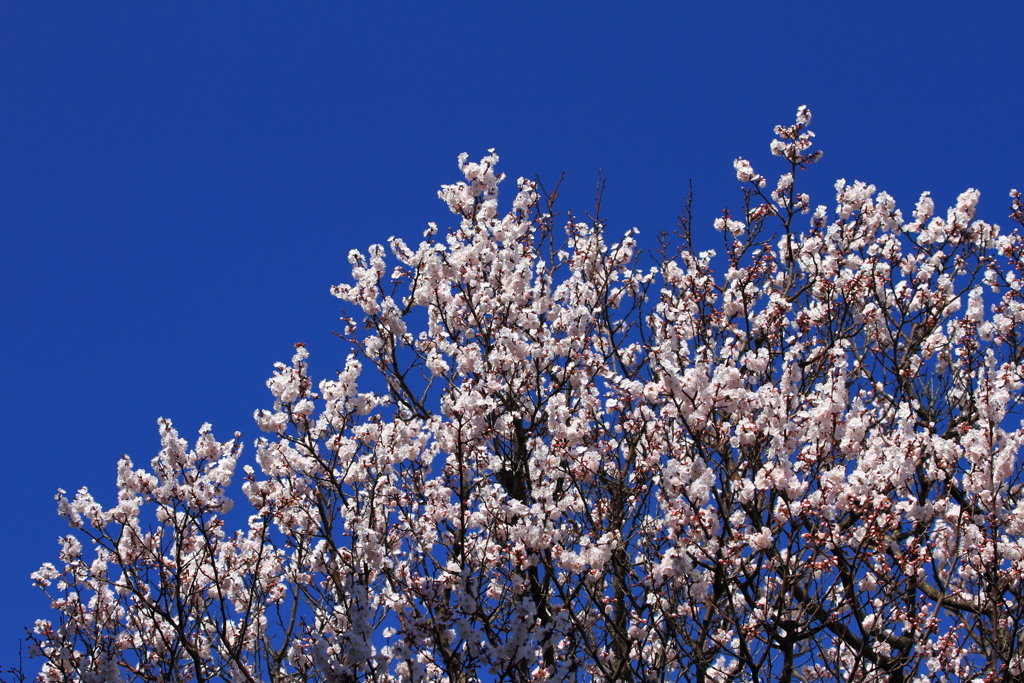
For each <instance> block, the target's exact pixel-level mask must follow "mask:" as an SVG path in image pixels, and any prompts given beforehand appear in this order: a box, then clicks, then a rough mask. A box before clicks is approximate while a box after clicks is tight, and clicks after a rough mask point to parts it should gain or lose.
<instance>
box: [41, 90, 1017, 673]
mask: <svg viewBox="0 0 1024 683" xmlns="http://www.w3.org/2000/svg"><path fill="white" fill-rule="evenodd" d="M810 120H811V113H810V111H809V110H808V109H806V108H804V107H801V108H800V109H799V110H798V112H797V116H796V122H795V123H794V125H791V126H778V127H776V129H775V134H776V139H775V141H774V142H772V144H771V151H772V152H773V153H774V154H775V155H776V156H778V157H779V158H780V163H781V165H782V171H783V172H782V174H781V176H780V177H779V178H778V180H777V181H775V182H774V186H773V187H772V186H769V184H768V180H767V178H766V177H765V176H762V175H760V174H758V173H756V172H755V171H754V169H753V168H752V166H751V164H750V162H748V161H746V160H744V159H737V160H736V161H735V164H734V165H735V169H736V177H737V179H738V180H739V182H740V183H741V185H742V190H743V203H742V209H741V210H736V211H734V212H726V213H724V215H722V216H721V217H720V218H718V219H717V220H716V221H715V222H714V227H715V228H716V229H717V230H719V231H720V232H721V242H722V247H721V248H720V250H717V253H716V251H710V250H707V251H698V250H697V248H696V246H695V244H694V239H693V236H692V233H691V227H692V226H691V221H690V217H689V216H690V214H689V206H687V207H686V212H684V214H683V216H682V218H681V219H680V225H679V229H678V230H677V231H676V233H675V236H671V235H666V236H663V238H662V240H661V248H660V250H659V251H658V252H657V254H656V255H655V256H652V257H646V256H644V257H643V258H642V254H641V249H640V248H639V246H638V242H637V237H636V233H635V231H630V232H627V233H626V234H625V235H623V236H622V237H621V238H618V239H617V241H613V240H612V239H611V238H610V237H609V234H608V230H606V228H605V226H604V223H603V221H602V220H601V219H600V214H599V212H598V213H596V214H595V215H594V217H593V218H591V219H589V220H588V221H582V220H579V219H577V218H576V217H574V216H572V215H571V214H559V213H557V212H556V211H555V209H554V204H553V201H554V200H553V198H552V197H551V196H549V195H547V194H546V193H545V192H544V191H543V188H542V187H541V186H540V185H539V184H538V183H536V182H533V181H529V180H523V179H520V180H519V183H518V193H517V194H516V195H515V197H514V199H513V200H512V203H511V208H510V209H509V210H508V212H507V213H503V212H502V210H501V209H499V204H498V187H499V183H500V182H501V181H502V179H503V176H502V175H500V174H498V173H497V172H496V171H495V165H496V164H497V162H498V157H497V155H495V154H494V153H493V151H492V152H491V153H490V154H489V155H488V156H486V157H484V158H483V159H482V160H481V161H480V162H479V163H469V162H468V161H467V157H466V155H462V156H461V157H460V159H459V167H460V169H461V171H462V173H463V175H464V177H465V179H464V180H463V181H461V182H458V183H455V184H453V185H447V186H444V187H443V189H442V190H441V192H440V193H439V194H440V197H441V199H443V200H444V201H445V202H446V203H447V205H448V207H449V208H450V209H451V211H452V212H453V213H454V214H455V215H456V216H457V219H456V220H457V225H456V226H455V227H453V228H452V229H451V230H449V231H447V233H445V234H444V235H443V237H442V236H439V234H438V230H437V228H436V226H433V225H431V227H430V229H429V230H428V231H427V233H426V235H425V240H424V241H423V242H422V243H421V244H419V245H418V246H415V247H413V246H409V245H407V244H406V243H404V242H403V241H402V240H399V239H392V240H390V241H389V243H388V245H387V246H386V247H385V246H381V245H374V246H372V247H370V248H369V250H368V252H367V253H365V254H364V253H362V252H360V251H352V252H351V253H350V255H349V262H350V263H351V267H352V273H351V280H350V281H348V282H347V283H346V284H341V285H338V286H337V287H335V288H334V289H333V293H334V295H335V296H337V297H338V298H339V299H341V300H342V301H344V302H345V303H346V305H347V306H348V310H349V311H350V314H349V315H348V316H347V317H345V318H343V321H344V323H343V331H342V332H341V333H340V336H341V337H343V338H344V340H345V342H347V344H348V345H349V347H350V350H351V353H350V354H349V355H348V358H347V360H346V361H345V362H344V366H343V369H342V370H341V371H340V372H339V373H338V374H337V376H336V377H334V378H332V379H325V380H322V381H319V382H317V381H316V380H315V379H314V378H313V377H311V376H310V374H309V371H308V365H307V359H308V355H309V354H308V352H307V349H306V348H305V347H304V345H302V344H298V345H296V350H295V354H294V356H293V358H292V359H291V362H290V363H288V364H284V363H279V364H277V365H276V367H275V371H274V374H273V377H271V378H270V380H269V381H268V382H267V385H268V387H269V388H270V391H271V393H272V394H273V398H274V404H273V406H272V408H269V409H265V410H258V411H257V412H256V414H255V419H256V422H257V424H258V426H259V428H260V429H261V430H263V431H264V432H266V434H267V435H266V436H265V437H264V438H261V439H259V440H258V441H257V442H256V443H255V460H254V462H253V463H252V464H242V465H241V473H240V478H241V480H242V482H243V483H242V484H241V487H240V494H241V495H244V497H245V499H246V500H245V501H244V506H245V507H247V510H248V512H247V513H242V514H241V516H237V517H233V515H238V512H237V511H236V512H232V505H233V503H232V500H231V499H230V498H229V497H228V493H229V487H230V485H231V482H232V480H233V478H234V477H235V476H236V475H237V474H238V473H237V472H236V470H237V469H238V467H239V465H240V463H241V462H242V461H241V449H242V445H241V441H240V436H239V435H235V438H234V439H232V440H229V441H226V442H221V441H218V440H217V439H216V438H215V437H214V434H213V432H212V431H211V428H210V426H209V425H206V426H204V427H203V428H202V429H201V430H200V433H199V436H198V438H197V439H196V440H195V441H194V443H192V444H189V443H187V442H186V441H185V440H183V439H182V438H181V437H180V436H179V434H178V433H177V432H176V431H175V429H174V428H173V426H172V425H171V423H170V422H169V421H167V420H160V422H159V427H160V438H161V444H162V448H161V450H160V452H159V454H158V455H157V456H156V457H155V458H154V459H153V460H152V462H151V463H150V466H149V468H148V469H146V468H137V467H136V465H135V464H134V463H133V462H132V461H131V460H130V459H129V458H128V457H127V456H126V457H125V458H123V459H122V460H121V461H120V463H119V464H118V467H117V486H118V497H117V502H116V504H114V505H113V506H112V507H104V506H103V505H101V504H100V503H98V502H97V501H96V500H94V499H93V497H92V496H91V495H90V494H89V492H88V491H87V490H85V489H82V490H81V491H79V492H78V493H77V494H75V495H73V496H67V495H65V493H64V492H63V491H61V492H60V493H59V494H58V497H57V500H58V507H59V512H60V514H61V515H62V516H64V517H65V518H66V519H67V521H68V523H69V524H70V525H71V527H73V529H74V533H72V534H70V535H68V536H67V537H65V538H63V539H61V541H60V563H59V565H53V564H49V563H48V564H45V565H43V567H42V568H41V569H40V570H39V571H38V572H36V573H35V574H34V575H33V578H34V580H35V582H36V584H37V585H39V586H40V587H42V588H43V589H44V590H45V591H46V592H47V595H49V596H50V598H51V600H52V605H53V608H54V610H56V616H54V617H53V618H52V619H50V620H40V621H37V622H36V624H35V627H34V629H33V631H32V634H31V636H30V639H31V641H32V654H34V655H35V656H38V657H41V658H42V660H43V664H42V671H41V673H40V674H39V677H38V680H40V681H119V680H137V681H192V680H195V681H211V680H229V681H307V680H316V681H330V682H338V683H340V682H346V683H347V682H354V681H452V682H457V683H470V682H473V681H545V680H550V681H608V682H612V681H628V682H640V681H669V680H671V681H677V680H679V681H715V682H719V681H721V682H724V681H785V682H789V681H795V680H796V681H893V682H896V681H951V682H952V681H1024V633H1022V629H1024V596H1022V591H1024V495H1022V486H1024V479H1022V475H1021V470H1020V465H1019V462H1018V453H1019V451H1020V446H1021V441H1022V439H1024V431H1022V430H1021V424H1020V420H1019V419H1018V412H1019V411H1018V403H1019V400H1020V398H1021V396H1022V387H1024V376H1022V374H1024V294H1022V291H1021V283H1022V282H1024V239H1022V237H1021V234H1020V233H1018V232H1017V231H1013V232H1010V233H1007V232H1005V231H1001V230H1000V228H999V227H998V226H996V225H993V224H990V223H986V222H984V221H982V220H977V219H976V218H975V208H976V205H977V203H978V198H979V193H978V192H977V191H975V190H968V191H966V192H964V193H963V194H961V195H960V196H959V197H958V198H957V199H956V203H955V205H954V206H953V208H951V209H949V211H948V212H947V213H946V214H945V217H943V216H941V215H938V214H936V212H935V204H934V202H933V200H932V198H931V197H930V196H929V195H928V194H927V193H925V194H924V195H922V196H921V197H920V199H919V200H918V201H917V204H916V207H915V208H914V209H913V210H912V211H910V212H909V215H905V214H904V212H903V211H901V210H900V209H898V208H897V207H896V203H895V200H894V199H893V198H892V197H890V196H889V195H888V194H886V193H885V192H878V191H876V188H875V187H874V186H873V185H867V184H864V183H861V182H855V183H852V184H849V183H847V182H846V181H845V180H840V181H838V182H837V183H836V185H835V187H836V201H835V208H834V209H831V210H830V209H829V208H827V207H826V206H816V207H815V206H814V205H812V203H811V200H810V198H809V197H808V195H807V194H806V193H805V192H803V191H802V190H801V189H800V187H799V184H798V182H797V181H798V175H799V174H800V172H802V171H804V170H805V169H806V168H807V167H808V166H809V165H811V164H812V163H813V162H814V161H816V160H817V159H818V158H819V157H820V152H812V151H811V150H810V148H811V143H812V138H813V133H812V132H811V131H810V130H809V129H808V125H809V123H810ZM1011 197H1012V211H1013V213H1012V216H1011V220H1012V221H1013V222H1015V223H1018V224H1022V225H1024V213H1022V210H1024V201H1022V198H1021V194H1020V193H1018V192H1016V191H1015V192H1013V193H1011ZM364 373H368V374H369V375H372V377H373V378H374V379H372V380H367V381H364V382H363V385H364V386H363V387H362V388H360V385H359V381H360V379H361V378H363V377H364ZM367 385H371V388H375V390H374V391H371V390H368V389H367ZM236 489H237V483H236ZM231 492H232V493H234V490H231ZM236 497H238V496H237V495H236ZM245 514H248V520H247V521H244V522H243V521H242V516H244V515H245Z"/></svg>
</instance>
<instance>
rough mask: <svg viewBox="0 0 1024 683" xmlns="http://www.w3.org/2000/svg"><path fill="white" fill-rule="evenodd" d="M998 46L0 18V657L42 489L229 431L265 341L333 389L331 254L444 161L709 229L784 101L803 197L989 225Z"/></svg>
mask: <svg viewBox="0 0 1024 683" xmlns="http://www.w3.org/2000/svg"><path fill="white" fill-rule="evenodd" d="M1021 31H1024V3H1021V2H1019V0H1004V1H1003V2H976V3H965V2H949V1H944V0H940V1H933V2H927V3H925V2H906V3H900V2H891V1H888V2H858V3H830V2H821V3H819V2H805V3H794V2H770V3H769V2H764V3H753V2H692V1H687V2H683V1H682V0H676V1H671V2H670V1H668V0H658V1H653V0H652V1H649V2H643V1H640V0H637V1H636V2H631V3H626V2H533V1H519V2H514V3H512V2H505V3H498V2H472V3H469V2H465V3H460V2H405V3H398V2H347V3H327V2H313V1H309V2H302V3H264V2H246V3H238V2H226V1H225V2H217V3H198V2H180V3H127V2H105V3H72V2H56V1H54V2H28V1H25V2H4V3H3V4H0V239H2V244H0V295H2V298H0V305H2V311H0V343H2V354H3V355H2V357H3V358H4V368H3V372H2V373H0V377H2V379H0V382H2V387H0V389H2V390H0V403H2V405H0V420H2V441H0V444H2V446H0V459H2V464H3V472H2V475H0V506H2V513H0V519H2V520H3V524H2V527H0V587H2V588H0V665H3V666H7V665H9V664H12V663H15V658H16V653H17V641H18V639H19V638H20V636H21V634H22V628H23V626H25V625H28V624H31V622H32V621H33V620H34V619H35V618H38V617H45V616H49V614H48V613H49V610H48V606H47V603H46V600H45V599H44V597H43V596H42V594H41V593H40V592H38V591H37V590H36V589H33V588H32V587H31V585H30V580H29V578H28V575H29V573H30V572H32V571H34V570H35V569H36V568H38V566H39V564H40V563H41V562H43V561H53V560H55V558H56V552H57V544H56V538H57V536H58V535H60V534H63V533H66V531H67V527H66V525H65V524H64V522H63V521H62V520H60V519H59V518H58V517H57V516H56V514H55V505H54V501H53V494H54V491H55V489H57V488H58V487H62V488H65V489H67V490H69V491H74V490H76V489H78V488H79V487H81V486H88V487H89V488H90V490H92V491H94V492H95V493H96V494H97V495H98V497H99V498H100V500H101V501H102V502H104V503H106V504H111V503H112V501H113V499H114V488H113V481H114V474H115V464H116V461H117V459H118V458H119V457H120V455H121V454H122V453H128V454H130V455H131V456H132V457H133V459H134V460H135V462H136V464H138V465H141V464H148V462H149V460H150V458H152V456H153V455H154V454H155V453H156V451H157V449H158V438H157V429H156V419H157V417H159V416H166V417H169V418H171V419H173V420H174V421H175V424H176V425H177V426H178V428H179V429H180V430H181V432H182V434H183V435H186V436H188V437H189V438H191V437H192V435H194V434H195V432H196V430H197V429H198V428H199V426H200V425H201V424H202V423H203V422H205V421H210V422H212V423H213V426H214V431H215V433H216V434H217V435H218V436H219V437H220V438H222V439H226V438H228V437H229V435H230V434H231V433H232V432H234V431H235V430H241V431H243V432H245V435H246V440H247V441H251V440H252V438H254V437H255V436H256V433H257V430H256V429H255V425H254V424H253V421H252V412H253V410H254V409H256V408H261V407H268V405H269V403H270V397H269V393H268V392H267V390H266V388H265V386H264V381H265V379H266V377H267V376H268V374H269V373H270V371H271V365H272V363H273V362H275V361H278V360H287V359H288V358H289V357H290V353H291V350H292V344H293V343H295V342H298V341H301V342H306V343H307V344H308V347H309V348H310V351H311V353H312V357H311V364H312V369H313V371H314V372H315V373H316V374H317V375H319V376H324V375H329V374H331V373H333V371H334V370H335V369H336V368H337V367H339V366H341V365H342V363H343V359H344V356H345V354H346V349H345V348H344V347H343V346H342V344H341V342H340V341H338V340H336V339H335V338H333V337H332V336H331V334H330V331H331V330H332V329H334V328H336V327H337V325H336V320H337V317H338V315H339V313H340V310H341V309H340V305H339V302H338V301H337V300H335V299H333V298H332V297H331V296H330V295H329V293H328V288H329V287H330V286H331V285H332V284H336V283H338V282H341V281H343V280H345V279H346V278H347V277H348V269H347V263H346V258H345V257H346V254H347V253H348V251H349V249H351V248H354V247H363V248H365V247H366V246H367V245H368V244H369V243H371V242H373V241H382V240H384V239H386V238H387V237H388V236H390V235H401V236H403V237H405V238H406V239H407V240H408V241H412V242H414V243H415V242H416V241H418V237H419V235H420V234H421V232H422V230H423V228H424V227H425V226H426V223H427V222H428V221H432V220H433V221H437V222H438V223H439V224H440V225H442V226H446V225H450V224H451V223H452V217H451V215H450V214H448V213H447V211H446V209H445V207H444V205H443V204H442V203H441V202H440V201H439V200H438V199H437V196H436V191H437V187H438V185H440V184H441V183H445V182H453V181H455V180H457V179H458V171H457V168H456V165H455V160H456V156H457V155H458V154H459V153H460V152H463V151H465V152H468V153H469V154H470V157H471V158H473V159H478V158H480V156H482V155H483V154H484V153H486V150H487V148H489V147H495V148H497V150H498V152H499V154H500V155H501V157H502V161H501V167H502V168H503V170H504V171H505V172H506V173H508V175H509V176H510V181H509V185H510V186H512V184H513V182H514V179H515V178H516V177H517V176H520V175H525V176H528V177H533V176H534V175H538V174H539V175H540V177H541V180H542V181H547V182H548V183H553V182H554V181H555V180H556V179H557V177H558V175H559V174H560V173H561V172H562V171H565V172H566V173H567V181H566V184H565V186H564V188H565V190H566V191H565V193H564V196H565V198H566V201H565V202H564V203H563V204H562V207H563V208H570V207H573V208H574V209H575V210H576V211H577V212H582V211H584V210H588V209H590V208H591V207H592V200H593V184H594V180H595V178H596V176H597V173H598V171H599V170H601V171H602V172H603V174H604V176H605V177H606V178H607V181H608V189H607V194H606V201H605V204H604V215H605V216H606V217H607V218H608V219H609V227H610V230H612V231H613V232H621V231H624V230H626V229H628V228H630V227H633V226H636V227H639V228H640V229H641V231H642V234H644V235H647V236H648V238H653V236H654V235H656V234H657V233H658V231H660V230H671V229H672V227H673V224H674V220H675V216H676V215H677V214H678V213H679V211H680V209H681V208H682V206H683V200H684V197H685V194H686V190H687V183H688V182H689V180H690V179H693V182H694V191H695V208H696V210H697V218H698V224H697V228H698V229H700V230H706V231H707V232H708V233H711V232H712V231H711V230H710V223H711V220H712V219H713V218H714V216H715V215H716V214H717V212H718V211H720V210H721V208H722V207H723V206H724V205H725V204H726V203H730V204H731V205H732V206H734V207H735V206H737V204H738V201H737V200H738V198H739V192H738V190H737V184H736V182H735V179H734V174H733V170H732V164H731V162H732V160H733V159H734V158H735V157H737V156H744V157H746V158H748V159H752V160H753V162H754V165H755V168H756V169H757V170H758V171H759V172H762V173H764V174H765V175H767V176H768V177H769V178H771V177H772V176H776V175H777V174H778V173H779V172H781V169H780V167H779V166H777V165H774V164H773V163H772V160H771V157H770V155H769V152H768V143H769V141H770V138H771V128H772V126H773V125H775V124H776V123H791V122H792V118H793V115H794V112H795V110H796V107H797V106H798V105H801V104H806V105H808V106H810V107H811V109H812V111H813V112H814V124H813V126H812V128H813V129H814V130H815V131H816V132H817V134H818V137H817V141H818V143H819V145H820V148H822V149H824V151H825V157H824V160H823V161H822V163H821V164H820V165H819V166H818V167H817V168H816V169H815V171H814V173H813V174H812V175H810V176H808V182H809V183H810V185H809V187H810V190H811V194H812V202H813V203H824V204H828V205H832V204H833V203H834V202H833V200H834V196H833V195H832V194H831V192H832V190H831V187H832V184H833V182H834V181H835V179H836V178H838V177H845V178H847V179H848V180H851V181H852V180H853V179H859V180H864V181H868V182H872V183H875V184H876V185H877V186H878V187H879V188H880V189H885V190H887V191H888V192H890V193H891V194H893V195H894V196H895V197H896V199H897V202H898V206H902V207H904V208H905V209H908V208H912V207H913V204H914V202H915V201H916V199H917V196H918V195H919V194H920V192H921V191H922V190H926V189H927V190H931V191H932V192H933V196H934V197H935V199H936V204H937V205H939V206H942V207H945V206H947V205H948V204H949V203H950V202H952V201H953V200H954V199H955V197H956V195H957V194H958V193H959V192H961V191H963V190H964V189H966V188H968V187H976V188H979V189H980V190H981V191H982V203H981V210H980V213H981V216H983V217H984V218H986V219H988V220H991V221H995V222H1000V223H1002V224H1003V225H1007V224H1008V221H1007V220H1006V214H1007V213H1008V203H1009V199H1008V196H1007V192H1008V191H1009V189H1010V188H1011V187H1018V188H1020V189H1022V190H1024V162H1022V159H1024V154H1022V153H1024V128H1022V122H1024V86H1022V79H1021V75H1022V70H1024V43H1022V40H1021ZM712 239H713V238H712V236H711V235H710V234H709V236H708V240H709V241H708V244H709V245H710V244H712V242H711V240H712ZM251 452H252V451H251V449H250V450H249V453H250V454H251ZM243 510H244V507H243V506H240V508H239V512H242V511H243ZM27 668H28V669H30V670H32V671H33V672H34V671H35V668H36V667H35V664H34V663H32V664H30V665H29V666H28V667H27Z"/></svg>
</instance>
